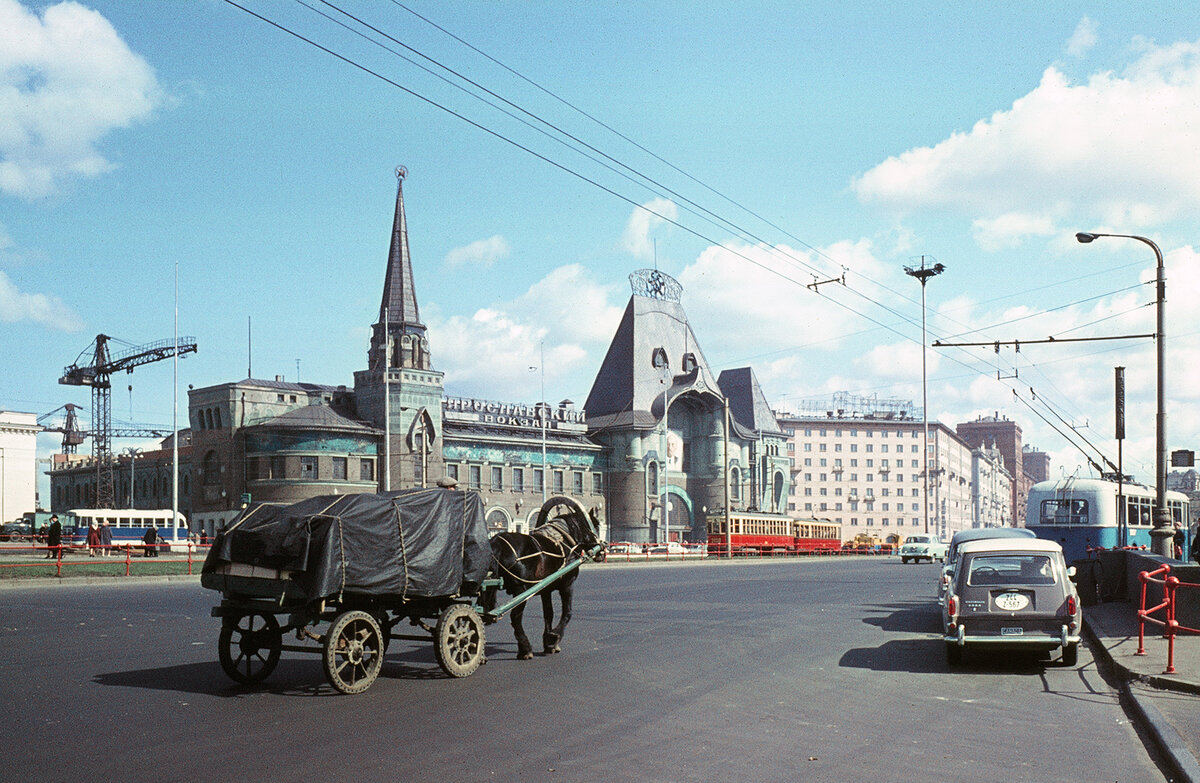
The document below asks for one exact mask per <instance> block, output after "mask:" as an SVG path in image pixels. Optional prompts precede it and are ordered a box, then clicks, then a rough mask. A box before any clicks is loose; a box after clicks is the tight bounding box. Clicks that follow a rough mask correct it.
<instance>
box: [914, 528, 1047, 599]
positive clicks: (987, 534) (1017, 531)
mask: <svg viewBox="0 0 1200 783" xmlns="http://www.w3.org/2000/svg"><path fill="white" fill-rule="evenodd" d="M985 538H1037V536H1036V535H1035V534H1034V532H1033V531H1032V530H1030V529H1029V528H1025V527H973V528H969V529H967V530H960V531H958V532H957V533H955V534H954V536H953V537H952V538H951V539H950V547H949V549H947V550H946V559H945V561H944V562H945V565H943V566H942V578H941V579H940V580H938V603H939V604H941V603H942V602H943V601H945V600H946V588H947V587H948V586H949V585H950V580H951V579H953V578H954V564H955V563H956V562H957V561H958V549H959V547H961V546H962V545H963V544H965V543H966V542H968V541H982V540H983V539H985Z"/></svg>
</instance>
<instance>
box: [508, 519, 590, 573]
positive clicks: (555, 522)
mask: <svg viewBox="0 0 1200 783" xmlns="http://www.w3.org/2000/svg"><path fill="white" fill-rule="evenodd" d="M529 537H530V538H532V539H533V541H534V544H535V545H536V546H537V551H536V552H530V553H529V554H527V555H520V554H518V553H517V549H516V547H514V546H513V545H512V542H511V541H509V540H508V539H507V538H503V537H501V538H500V540H501V541H503V542H504V543H505V544H506V545H507V546H508V548H509V549H510V550H512V553H513V559H514V560H515V561H516V562H518V563H520V562H521V561H522V560H528V559H529V558H531V557H544V556H549V557H557V558H560V559H561V560H562V561H563V562H564V563H565V562H567V560H568V558H570V557H571V556H572V555H574V554H576V553H579V554H580V557H582V556H583V554H582V550H583V546H582V545H581V544H580V543H579V542H578V541H576V540H575V538H574V537H573V536H572V535H571V531H570V529H569V528H568V527H567V524H566V522H564V521H563V520H562V519H561V518H559V519H551V520H549V521H548V522H546V523H544V524H542V525H541V526H539V527H538V528H537V529H536V530H534V531H533V532H532V533H530V534H529ZM543 541H544V542H546V543H547V544H550V545H553V546H554V547H555V548H556V549H557V550H558V551H551V550H549V549H545V548H543V547H542V542H543ZM564 544H567V545H569V546H564ZM496 565H498V566H500V569H501V570H502V571H504V573H505V574H507V575H508V576H509V577H511V578H513V579H515V580H516V581H518V582H524V583H525V584H527V585H533V584H537V583H538V582H540V581H541V580H540V579H526V578H524V577H522V576H519V575H517V574H515V573H513V572H512V570H511V569H510V568H508V567H507V566H505V565H504V563H502V562H500V561H499V560H497V561H496Z"/></svg>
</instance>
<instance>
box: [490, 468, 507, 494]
mask: <svg viewBox="0 0 1200 783" xmlns="http://www.w3.org/2000/svg"><path fill="white" fill-rule="evenodd" d="M491 489H492V492H499V491H500V490H502V489H504V468H502V467H500V466H499V465H493V466H492V485H491Z"/></svg>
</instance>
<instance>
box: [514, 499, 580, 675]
mask: <svg viewBox="0 0 1200 783" xmlns="http://www.w3.org/2000/svg"><path fill="white" fill-rule="evenodd" d="M599 529H600V523H599V521H598V520H597V519H596V515H595V513H594V512H589V513H586V514H585V513H584V511H583V508H582V507H581V506H580V505H579V504H578V503H576V502H575V501H574V500H572V499H571V498H568V497H552V498H550V499H549V500H547V501H546V502H545V503H544V504H543V505H542V508H541V510H540V511H539V512H538V515H537V519H536V523H535V525H534V528H533V531H532V532H530V533H497V534H496V535H495V536H493V537H492V540H491V546H492V557H493V558H494V559H495V563H496V570H497V574H498V575H499V576H500V578H501V579H502V580H503V582H504V592H506V593H508V594H509V595H513V596H515V595H519V594H521V593H523V592H525V591H526V590H528V589H529V588H530V587H532V586H533V585H535V584H537V583H538V582H540V581H542V580H543V579H545V578H546V577H547V576H549V575H550V574H552V573H554V572H555V571H557V570H558V569H560V568H562V567H563V565H565V564H566V563H568V562H570V561H571V560H573V559H575V558H586V557H591V556H592V553H593V552H594V550H595V549H596V547H597V546H601V547H603V542H601V541H600V540H599V538H598V532H599ZM578 576H579V569H578V568H577V569H575V570H573V571H571V572H570V573H568V574H564V575H563V576H561V577H559V578H558V579H557V580H555V581H553V582H551V583H550V584H548V585H546V586H545V587H544V588H542V589H541V591H540V592H539V593H538V595H540V596H541V598H542V615H543V619H544V620H545V626H546V627H545V629H544V631H543V633H542V651H543V654H544V655H553V654H554V653H557V652H560V651H561V648H560V647H559V643H560V642H561V641H562V637H563V632H564V631H565V630H566V627H567V623H569V622H570V621H571V600H572V593H573V591H574V584H575V579H576V577H578ZM556 590H557V591H558V595H559V599H560V601H561V603H562V612H561V616H560V619H559V623H558V625H557V626H555V625H554V604H553V601H552V595H551V594H552V593H553V592H554V591H556ZM493 598H494V596H493ZM524 615H525V602H522V603H520V604H518V605H517V606H516V607H514V608H513V610H512V626H513V634H514V635H515V636H516V637H517V658H518V659H520V660H523V661H527V660H529V659H531V658H533V647H532V646H531V645H530V643H529V637H528V636H526V635H525V629H524V628H523V627H522V625H521V620H522V618H523V617H524Z"/></svg>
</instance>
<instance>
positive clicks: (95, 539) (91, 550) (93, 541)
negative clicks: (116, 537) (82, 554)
mask: <svg viewBox="0 0 1200 783" xmlns="http://www.w3.org/2000/svg"><path fill="white" fill-rule="evenodd" d="M87 550H88V557H95V556H96V553H97V552H98V551H100V528H98V527H96V520H94V519H93V520H92V524H91V525H90V526H89V527H88V532H87Z"/></svg>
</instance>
